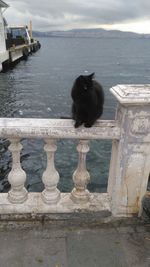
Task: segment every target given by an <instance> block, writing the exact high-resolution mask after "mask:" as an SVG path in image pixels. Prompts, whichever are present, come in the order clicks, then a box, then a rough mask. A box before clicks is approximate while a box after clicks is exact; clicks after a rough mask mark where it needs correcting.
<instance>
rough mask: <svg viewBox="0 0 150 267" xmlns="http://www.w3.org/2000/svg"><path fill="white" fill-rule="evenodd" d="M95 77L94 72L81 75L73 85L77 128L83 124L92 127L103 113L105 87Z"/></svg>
mask: <svg viewBox="0 0 150 267" xmlns="http://www.w3.org/2000/svg"><path fill="white" fill-rule="evenodd" d="M93 77H94V73H92V74H90V75H81V76H79V77H78V78H77V79H76V80H75V82H74V85H73V87H72V91H71V96H72V99H73V104H72V118H73V119H74V120H75V125H74V126H75V128H77V127H79V126H80V125H82V124H84V126H85V127H91V126H92V125H93V124H94V123H95V121H96V120H97V119H98V118H100V116H101V115H102V113H103V104H104V92H103V88H102V86H101V85H100V84H99V83H98V82H97V81H95V80H93Z"/></svg>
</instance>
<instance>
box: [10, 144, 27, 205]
mask: <svg viewBox="0 0 150 267" xmlns="http://www.w3.org/2000/svg"><path fill="white" fill-rule="evenodd" d="M10 141H11V144H10V146H9V150H10V151H11V152H12V169H11V171H10V173H9V175H8V181H9V183H10V184H11V189H10V191H9V192H8V199H9V201H10V202H11V203H16V204H17V203H23V202H24V201H25V200H26V199H27V196H28V192H27V190H26V189H25V187H24V183H25V181H26V173H25V172H24V171H23V169H22V168H21V165H20V150H21V148H22V145H21V143H20V140H19V139H11V140H10Z"/></svg>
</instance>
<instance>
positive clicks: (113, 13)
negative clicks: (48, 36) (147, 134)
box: [4, 0, 150, 33]
mask: <svg viewBox="0 0 150 267" xmlns="http://www.w3.org/2000/svg"><path fill="white" fill-rule="evenodd" d="M4 1H5V2H6V3H7V4H9V5H10V7H9V8H8V9H7V10H6V11H5V17H6V19H7V21H8V23H9V24H10V25H16V24H19V25H22V24H27V23H28V22H29V21H30V20H32V23H33V28H34V30H40V31H51V30H68V29H73V28H97V27H104V28H107V29H119V30H125V31H126V30H127V31H135V32H142V33H150V0H42V1H39V0H9V1H7V0H4Z"/></svg>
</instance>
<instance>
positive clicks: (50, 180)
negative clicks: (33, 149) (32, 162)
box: [42, 139, 60, 204]
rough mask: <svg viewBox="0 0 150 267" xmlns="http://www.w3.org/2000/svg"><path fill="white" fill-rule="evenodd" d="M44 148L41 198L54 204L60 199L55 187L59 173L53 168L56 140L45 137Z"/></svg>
mask: <svg viewBox="0 0 150 267" xmlns="http://www.w3.org/2000/svg"><path fill="white" fill-rule="evenodd" d="M45 142H46V144H45V146H44V149H45V151H46V154H47V168H46V170H45V172H44V173H43V177H42V181H43V183H44V185H45V189H44V190H43V192H42V199H43V201H44V202H45V203H47V204H56V203H57V202H58V201H59V200H60V191H59V190H58V188H57V184H58V182H59V173H58V172H57V171H56V169H55V164H54V153H55V151H56V150H57V146H56V141H55V140H53V139H45Z"/></svg>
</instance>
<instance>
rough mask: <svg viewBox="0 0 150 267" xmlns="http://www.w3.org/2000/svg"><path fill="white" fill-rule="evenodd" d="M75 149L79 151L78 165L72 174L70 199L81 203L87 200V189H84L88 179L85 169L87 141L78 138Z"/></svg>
mask: <svg viewBox="0 0 150 267" xmlns="http://www.w3.org/2000/svg"><path fill="white" fill-rule="evenodd" d="M77 151H78V153H79V158H78V167H77V169H76V170H75V172H74V174H73V181H74V185H75V188H74V189H73V190H72V192H71V199H72V200H73V201H74V202H76V203H82V202H87V201H88V200H89V191H88V190H87V189H86V187H87V184H88V182H89V180H90V175H89V173H88V171H87V170H86V154H87V152H88V151H89V145H88V141H87V140H80V141H79V144H78V146H77Z"/></svg>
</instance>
